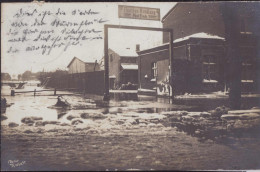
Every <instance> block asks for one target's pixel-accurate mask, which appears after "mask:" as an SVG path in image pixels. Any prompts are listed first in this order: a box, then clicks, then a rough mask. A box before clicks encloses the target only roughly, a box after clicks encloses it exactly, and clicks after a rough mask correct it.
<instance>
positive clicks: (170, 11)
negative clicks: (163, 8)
mask: <svg viewBox="0 0 260 172" xmlns="http://www.w3.org/2000/svg"><path fill="white" fill-rule="evenodd" d="M178 4H179V3H177V4H175V5H174V6H173V7H172V9H170V10H169V11H168V13H166V14H165V15H164V16H163V18H162V23H163V22H164V20H165V19H166V17H168V15H170V14H171V13H172V12H173V11H174V9H175V8H176V7H177V6H178Z"/></svg>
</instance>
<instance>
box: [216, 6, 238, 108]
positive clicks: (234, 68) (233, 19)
mask: <svg viewBox="0 0 260 172" xmlns="http://www.w3.org/2000/svg"><path fill="white" fill-rule="evenodd" d="M239 6H240V4H239V3H232V2H222V3H221V4H220V11H221V12H222V16H223V21H224V25H225V38H226V46H227V52H226V62H227V63H228V64H227V65H226V66H227V69H226V72H227V79H228V82H229V87H230V92H229V102H230V107H231V108H232V109H240V106H241V70H242V62H241V61H242V59H241V53H240V48H239V44H240V25H239V23H240V21H239V15H240V14H239Z"/></svg>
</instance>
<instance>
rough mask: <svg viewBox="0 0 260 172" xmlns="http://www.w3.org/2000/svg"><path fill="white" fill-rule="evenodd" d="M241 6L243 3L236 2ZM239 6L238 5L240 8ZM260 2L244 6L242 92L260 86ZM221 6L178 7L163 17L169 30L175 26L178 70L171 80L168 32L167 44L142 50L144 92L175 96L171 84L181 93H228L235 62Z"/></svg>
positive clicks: (241, 20)
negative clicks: (230, 55)
mask: <svg viewBox="0 0 260 172" xmlns="http://www.w3.org/2000/svg"><path fill="white" fill-rule="evenodd" d="M236 4H239V3H236ZM236 4H234V5H236ZM259 4H260V3H242V4H239V9H241V10H240V11H239V16H238V18H239V20H237V23H236V27H240V28H239V29H240V37H239V42H238V44H239V47H240V55H241V61H242V62H241V65H242V78H241V83H242V91H249V90H250V91H252V90H254V89H256V88H257V76H258V74H259V69H258V68H257V65H258V62H259V60H257V59H258V58H257V57H258V55H259V54H257V53H258V52H257V47H259V44H258V41H257V38H259V37H258V36H259V35H258V34H259V33H257V29H256V28H257V26H259V24H260V23H259V20H257V18H258V17H257V13H259V9H260V8H257V7H259ZM220 8H221V6H220V3H212V2H211V3H177V4H176V5H175V6H174V7H173V8H172V9H171V10H170V11H169V12H168V13H167V14H166V15H165V16H164V17H163V19H162V23H163V27H164V28H172V29H173V32H174V42H173V56H174V61H173V71H174V75H173V76H172V77H171V78H169V68H170V66H169V44H168V41H169V40H168V34H167V33H164V34H163V45H161V46H158V47H154V48H151V49H147V50H142V51H139V52H138V54H139V60H138V65H139V75H138V76H139V89H140V90H142V89H149V90H154V92H156V93H157V94H161V95H165V94H166V95H170V94H171V93H170V92H169V90H171V89H170V84H169V82H170V80H171V81H172V82H173V85H174V91H175V92H176V93H177V94H183V93H186V92H188V93H194V92H205V91H225V90H227V89H228V87H229V82H228V80H229V77H232V76H230V75H229V71H228V70H229V67H228V64H229V59H228V55H226V50H227V42H226V39H225V37H226V33H225V25H224V22H223V17H224V16H223V14H222V12H221V9H220Z"/></svg>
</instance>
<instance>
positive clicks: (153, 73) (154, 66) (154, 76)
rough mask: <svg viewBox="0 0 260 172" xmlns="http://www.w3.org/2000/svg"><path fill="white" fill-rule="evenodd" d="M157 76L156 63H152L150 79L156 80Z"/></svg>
mask: <svg viewBox="0 0 260 172" xmlns="http://www.w3.org/2000/svg"><path fill="white" fill-rule="evenodd" d="M157 74H158V70H157V63H156V62H153V63H152V78H156V77H157Z"/></svg>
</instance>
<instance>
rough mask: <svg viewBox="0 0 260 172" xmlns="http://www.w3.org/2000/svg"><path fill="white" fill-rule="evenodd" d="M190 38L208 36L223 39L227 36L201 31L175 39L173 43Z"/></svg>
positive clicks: (207, 37)
mask: <svg viewBox="0 0 260 172" xmlns="http://www.w3.org/2000/svg"><path fill="white" fill-rule="evenodd" d="M190 38H206V39H221V40H224V39H225V38H223V37H220V36H217V35H211V34H209V33H205V32H200V33H195V34H192V35H189V36H185V37H183V38H178V39H175V40H174V41H173V43H176V42H180V41H184V40H188V39H190Z"/></svg>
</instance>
